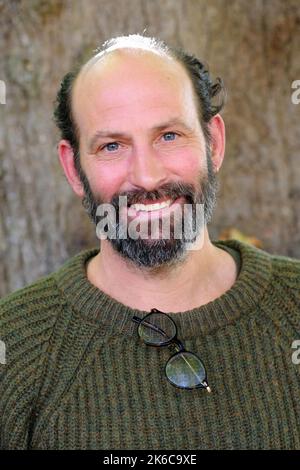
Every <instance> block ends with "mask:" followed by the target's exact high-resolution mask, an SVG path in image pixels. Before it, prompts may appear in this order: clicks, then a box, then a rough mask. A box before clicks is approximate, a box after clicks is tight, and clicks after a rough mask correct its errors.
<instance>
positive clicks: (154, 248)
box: [76, 148, 219, 271]
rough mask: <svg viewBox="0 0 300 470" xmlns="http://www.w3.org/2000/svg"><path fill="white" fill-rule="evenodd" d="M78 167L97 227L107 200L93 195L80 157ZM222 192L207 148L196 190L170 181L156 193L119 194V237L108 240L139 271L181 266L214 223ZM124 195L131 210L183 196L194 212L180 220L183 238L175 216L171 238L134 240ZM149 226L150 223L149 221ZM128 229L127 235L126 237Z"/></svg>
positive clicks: (88, 208) (85, 200)
mask: <svg viewBox="0 0 300 470" xmlns="http://www.w3.org/2000/svg"><path fill="white" fill-rule="evenodd" d="M76 167H77V171H78V175H79V177H80V180H81V183H82V185H83V188H84V193H85V195H84V197H83V199H82V205H83V207H84V209H85V211H86V212H87V214H88V215H89V217H90V218H91V220H92V221H93V222H94V223H95V225H97V218H98V216H97V209H98V206H99V205H101V204H103V203H104V201H103V200H102V198H101V197H99V196H98V197H96V196H95V195H94V194H93V192H92V190H91V187H90V184H89V182H88V179H87V177H86V175H85V173H84V172H83V170H82V168H81V165H80V160H79V158H78V160H77V165H76ZM218 189H219V183H218V179H217V176H216V173H214V171H213V164H212V160H211V155H210V149H209V148H207V172H206V174H205V175H202V174H200V175H199V177H198V182H197V186H196V187H195V186H194V185H191V184H185V183H182V182H170V183H167V184H164V185H163V186H161V187H160V188H158V189H156V190H153V191H143V190H138V191H137V190H135V191H127V192H123V193H120V194H115V195H114V196H113V197H112V199H111V201H110V204H111V206H112V207H113V208H114V211H115V214H116V219H115V221H114V225H115V227H114V229H115V236H114V237H111V238H110V237H109V236H107V239H108V240H109V241H110V243H111V245H112V247H113V249H114V250H115V251H116V252H117V253H119V254H120V255H121V256H122V257H123V258H124V259H126V260H127V261H131V262H132V263H133V264H134V265H135V266H138V267H139V268H149V269H151V270H152V271H155V270H161V269H162V268H167V267H170V266H174V265H176V264H179V263H180V262H182V261H184V260H185V259H186V257H187V254H188V250H189V249H190V248H189V247H190V246H191V243H193V242H195V240H196V239H198V238H199V236H200V235H201V233H203V229H204V225H207V224H209V223H210V221H211V219H212V215H213V210H214V208H215V205H216V200H217V192H218ZM120 196H126V197H127V207H129V206H130V205H132V204H137V203H143V201H144V200H148V201H153V203H155V202H156V201H157V200H159V199H171V200H172V201H174V200H176V199H177V198H179V197H183V198H184V200H185V202H186V203H187V204H189V208H190V209H191V210H190V211H189V213H188V214H187V216H185V217H184V219H182V218H179V223H180V224H181V233H182V237H181V238H177V237H175V222H176V221H175V215H174V221H172V223H170V231H169V237H168V238H159V239H154V240H153V239H152V238H150V239H149V238H148V239H143V238H137V239H136V238H132V237H131V236H129V234H128V231H127V225H126V228H125V229H124V222H122V219H121V218H120V210H119V197H120ZM199 204H201V209H202V217H201V221H200V223H199V218H198V219H197V217H196V211H197V206H198V208H199ZM159 222H161V221H159ZM146 224H148V222H147V221H146ZM177 228H178V221H177ZM124 230H125V231H126V232H127V233H125V235H126V236H125V237H124Z"/></svg>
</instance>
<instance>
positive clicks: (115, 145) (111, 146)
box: [103, 142, 119, 152]
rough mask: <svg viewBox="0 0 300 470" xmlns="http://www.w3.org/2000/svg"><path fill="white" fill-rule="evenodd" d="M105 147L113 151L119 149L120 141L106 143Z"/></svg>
mask: <svg viewBox="0 0 300 470" xmlns="http://www.w3.org/2000/svg"><path fill="white" fill-rule="evenodd" d="M103 148H104V149H106V150H108V151H109V152H113V151H115V150H118V148H119V144H118V142H110V143H109V144H106V145H104V147H103Z"/></svg>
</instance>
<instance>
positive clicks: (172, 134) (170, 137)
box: [163, 132, 177, 142]
mask: <svg viewBox="0 0 300 470" xmlns="http://www.w3.org/2000/svg"><path fill="white" fill-rule="evenodd" d="M176 136H177V134H176V133H175V132H166V133H165V134H164V135H163V138H164V140H166V141H167V142H168V141H171V140H175V138H176Z"/></svg>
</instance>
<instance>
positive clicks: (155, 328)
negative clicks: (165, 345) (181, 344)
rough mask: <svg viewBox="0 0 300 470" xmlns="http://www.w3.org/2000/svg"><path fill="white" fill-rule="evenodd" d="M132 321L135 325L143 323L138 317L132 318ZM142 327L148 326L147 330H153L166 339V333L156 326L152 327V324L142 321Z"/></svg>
mask: <svg viewBox="0 0 300 470" xmlns="http://www.w3.org/2000/svg"><path fill="white" fill-rule="evenodd" d="M132 321H134V322H135V323H141V322H142V321H143V319H142V318H139V317H136V316H134V317H132ZM143 323H144V325H146V326H148V327H149V328H151V330H154V331H157V332H158V333H160V334H162V335H163V336H166V337H167V338H168V335H167V334H166V332H165V331H164V330H162V329H161V328H159V327H158V326H156V325H153V323H149V322H147V321H145V320H144V321H143Z"/></svg>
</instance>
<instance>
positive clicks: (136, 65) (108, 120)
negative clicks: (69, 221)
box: [0, 35, 300, 449]
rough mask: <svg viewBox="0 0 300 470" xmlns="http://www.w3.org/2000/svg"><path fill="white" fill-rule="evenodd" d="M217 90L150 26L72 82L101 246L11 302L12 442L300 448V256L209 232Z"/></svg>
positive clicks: (119, 42) (75, 164)
mask: <svg viewBox="0 0 300 470" xmlns="http://www.w3.org/2000/svg"><path fill="white" fill-rule="evenodd" d="M220 91H222V84H221V82H220V81H217V82H215V83H214V82H212V80H211V78H210V76H209V73H208V71H207V70H206V69H205V68H204V67H203V65H202V64H201V63H200V62H199V61H198V60H197V59H196V58H195V57H192V56H189V55H188V54H186V53H184V52H182V51H178V50H175V49H172V48H170V47H168V46H167V45H166V44H165V43H162V42H160V41H158V40H155V39H151V38H146V37H141V36H138V35H133V36H128V37H121V38H115V39H113V40H111V41H109V42H107V43H105V44H104V46H103V47H102V49H101V50H100V51H99V52H98V53H97V54H96V55H95V56H93V57H92V58H91V59H90V60H89V61H88V62H87V63H85V64H84V65H83V66H79V67H76V68H75V69H74V71H73V72H72V73H70V74H68V75H67V76H66V77H65V78H64V80H63V82H62V86H61V89H60V91H59V93H58V101H57V107H56V110H55V118H56V122H57V124H58V126H59V128H60V130H61V134H62V139H61V141H60V142H59V145H58V153H59V158H60V162H61V165H62V167H63V169H64V173H65V175H66V177H67V179H68V181H69V183H70V185H71V187H72V188H73V190H74V192H75V193H76V194H77V195H78V196H79V197H80V198H81V199H82V201H83V204H84V206H85V208H86V210H87V212H88V214H89V215H90V217H91V218H92V220H93V221H94V222H95V224H96V226H97V233H98V235H99V238H101V249H99V247H98V248H95V249H94V250H86V251H84V252H82V253H79V254H78V255H77V256H75V257H74V258H71V259H70V260H69V261H67V262H66V263H65V264H64V265H63V266H62V267H61V268H60V269H59V270H58V271H57V272H55V273H53V274H50V275H49V276H46V277H44V278H43V279H41V280H39V281H37V282H36V283H34V284H33V285H31V286H28V287H25V288H24V289H22V290H20V291H17V292H15V293H13V294H11V295H9V296H7V297H6V298H5V299H3V300H2V302H1V310H0V311H1V317H0V318H1V339H3V341H5V345H6V351H7V360H6V364H5V365H2V366H1V379H0V387H1V398H0V411H1V413H0V416H1V447H2V448H8V449H16V448H17V449H29V448H33V449H213V448H218V449H258V448H293V449H294V448H300V430H299V425H298V423H299V418H300V405H299V400H298V393H299V385H300V374H299V372H300V369H299V366H298V365H296V364H294V363H293V361H292V354H293V349H292V343H293V341H294V340H296V339H298V338H300V328H299V317H300V315H299V308H300V295H299V278H300V261H297V260H293V259H290V258H287V257H283V256H272V255H270V254H268V253H266V252H264V251H262V250H260V249H258V248H255V247H253V246H251V245H248V244H245V243H241V242H238V241H236V240H230V241H227V242H225V241H223V242H221V241H214V242H212V241H210V238H209V234H208V230H207V224H208V223H209V222H210V220H211V216H212V212H213V207H214V205H215V200H216V192H217V187H218V185H217V172H218V171H219V169H220V167H221V165H222V162H223V157H224V145H225V132H224V123H223V120H222V118H221V116H220V115H219V111H220V110H221V107H222V104H220V105H219V106H214V105H213V104H212V99H213V97H215V96H217V95H218V93H219V92H220ZM122 198H123V199H122ZM186 206H189V207H190V208H191V210H190V211H186V212H185V207H186ZM103 207H105V209H106V212H107V213H105V214H104V212H103V211H102V210H101V208H103ZM199 207H200V208H202V209H203V210H202V212H201V211H200V212H198V211H197V209H198V208H199ZM199 214H200V216H199ZM201 216H202V217H201ZM103 221H104V223H103ZM99 227H100V228H99ZM166 234H167V236H166ZM149 312H151V313H149ZM161 312H162V313H161ZM166 314H167V315H166ZM146 316H147V318H146V319H145V317H146ZM154 346H155V347H154ZM207 392H210V393H207Z"/></svg>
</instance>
